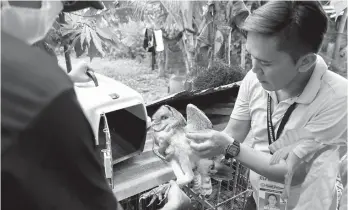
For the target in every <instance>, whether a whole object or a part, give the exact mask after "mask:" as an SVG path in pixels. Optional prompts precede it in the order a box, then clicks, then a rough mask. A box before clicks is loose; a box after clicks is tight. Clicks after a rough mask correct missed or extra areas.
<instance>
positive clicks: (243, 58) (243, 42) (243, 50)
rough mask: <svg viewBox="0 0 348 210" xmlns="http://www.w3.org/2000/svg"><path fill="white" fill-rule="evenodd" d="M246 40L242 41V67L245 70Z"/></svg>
mask: <svg viewBox="0 0 348 210" xmlns="http://www.w3.org/2000/svg"><path fill="white" fill-rule="evenodd" d="M245 54H246V50H245V39H242V40H241V53H240V66H241V67H242V68H243V69H245Z"/></svg>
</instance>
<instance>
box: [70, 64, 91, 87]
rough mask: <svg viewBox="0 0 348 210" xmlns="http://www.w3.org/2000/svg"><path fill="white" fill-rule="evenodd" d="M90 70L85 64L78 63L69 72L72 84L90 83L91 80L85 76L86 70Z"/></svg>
mask: <svg viewBox="0 0 348 210" xmlns="http://www.w3.org/2000/svg"><path fill="white" fill-rule="evenodd" d="M89 69H91V68H90V67H89V65H88V63H87V62H85V61H81V62H79V63H78V64H77V65H76V66H75V67H74V68H73V69H72V70H71V71H70V72H69V74H68V75H69V77H70V78H71V80H72V81H73V82H74V83H83V82H89V81H92V79H91V78H90V77H89V76H88V75H87V70H89Z"/></svg>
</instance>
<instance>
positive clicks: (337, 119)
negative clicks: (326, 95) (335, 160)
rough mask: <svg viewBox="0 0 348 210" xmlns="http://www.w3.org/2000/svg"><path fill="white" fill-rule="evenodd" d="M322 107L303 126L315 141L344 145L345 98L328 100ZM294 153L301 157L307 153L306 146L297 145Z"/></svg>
mask: <svg viewBox="0 0 348 210" xmlns="http://www.w3.org/2000/svg"><path fill="white" fill-rule="evenodd" d="M323 107H324V108H323V109H322V110H321V111H320V112H319V113H318V114H317V115H316V116H314V117H313V118H312V120H310V121H309V122H308V124H307V125H306V126H305V128H306V129H307V130H308V131H309V132H311V133H312V134H313V135H314V137H315V140H316V142H319V143H322V144H325V145H340V146H346V144H347V143H346V142H347V140H346V139H347V98H346V97H342V98H339V99H334V100H328V101H327V102H326V104H323ZM294 153H295V154H296V155H297V156H298V157H299V158H303V157H304V156H306V155H307V153H308V149H306V146H303V147H301V146H299V147H297V148H296V149H295V150H294Z"/></svg>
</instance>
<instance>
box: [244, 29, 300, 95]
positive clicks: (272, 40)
mask: <svg viewBox="0 0 348 210" xmlns="http://www.w3.org/2000/svg"><path fill="white" fill-rule="evenodd" d="M277 43H278V40H277V37H273V36H265V35H262V34H259V33H254V32H249V33H248V37H247V42H246V49H247V51H248V52H249V53H250V54H251V58H252V64H253V68H252V71H253V72H254V73H255V74H256V75H257V79H258V80H259V82H260V83H261V85H262V87H263V88H264V89H265V90H268V91H277V90H281V89H283V88H285V87H287V85H289V84H290V83H291V82H292V81H293V80H294V78H295V77H296V76H297V75H298V71H297V68H296V64H295V63H294V62H293V60H292V58H291V56H290V55H289V54H288V53H285V52H282V51H279V50H278V49H277Z"/></svg>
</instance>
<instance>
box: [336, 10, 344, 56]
mask: <svg viewBox="0 0 348 210" xmlns="http://www.w3.org/2000/svg"><path fill="white" fill-rule="evenodd" d="M346 21H347V8H345V9H344V12H343V15H342V17H341V22H340V27H339V29H338V33H339V34H342V33H343V31H344V28H345V26H346ZM341 39H342V37H341V36H340V35H339V36H338V37H337V39H336V43H335V51H334V55H333V59H334V60H336V59H337V58H338V54H339V52H340V46H341Z"/></svg>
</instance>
